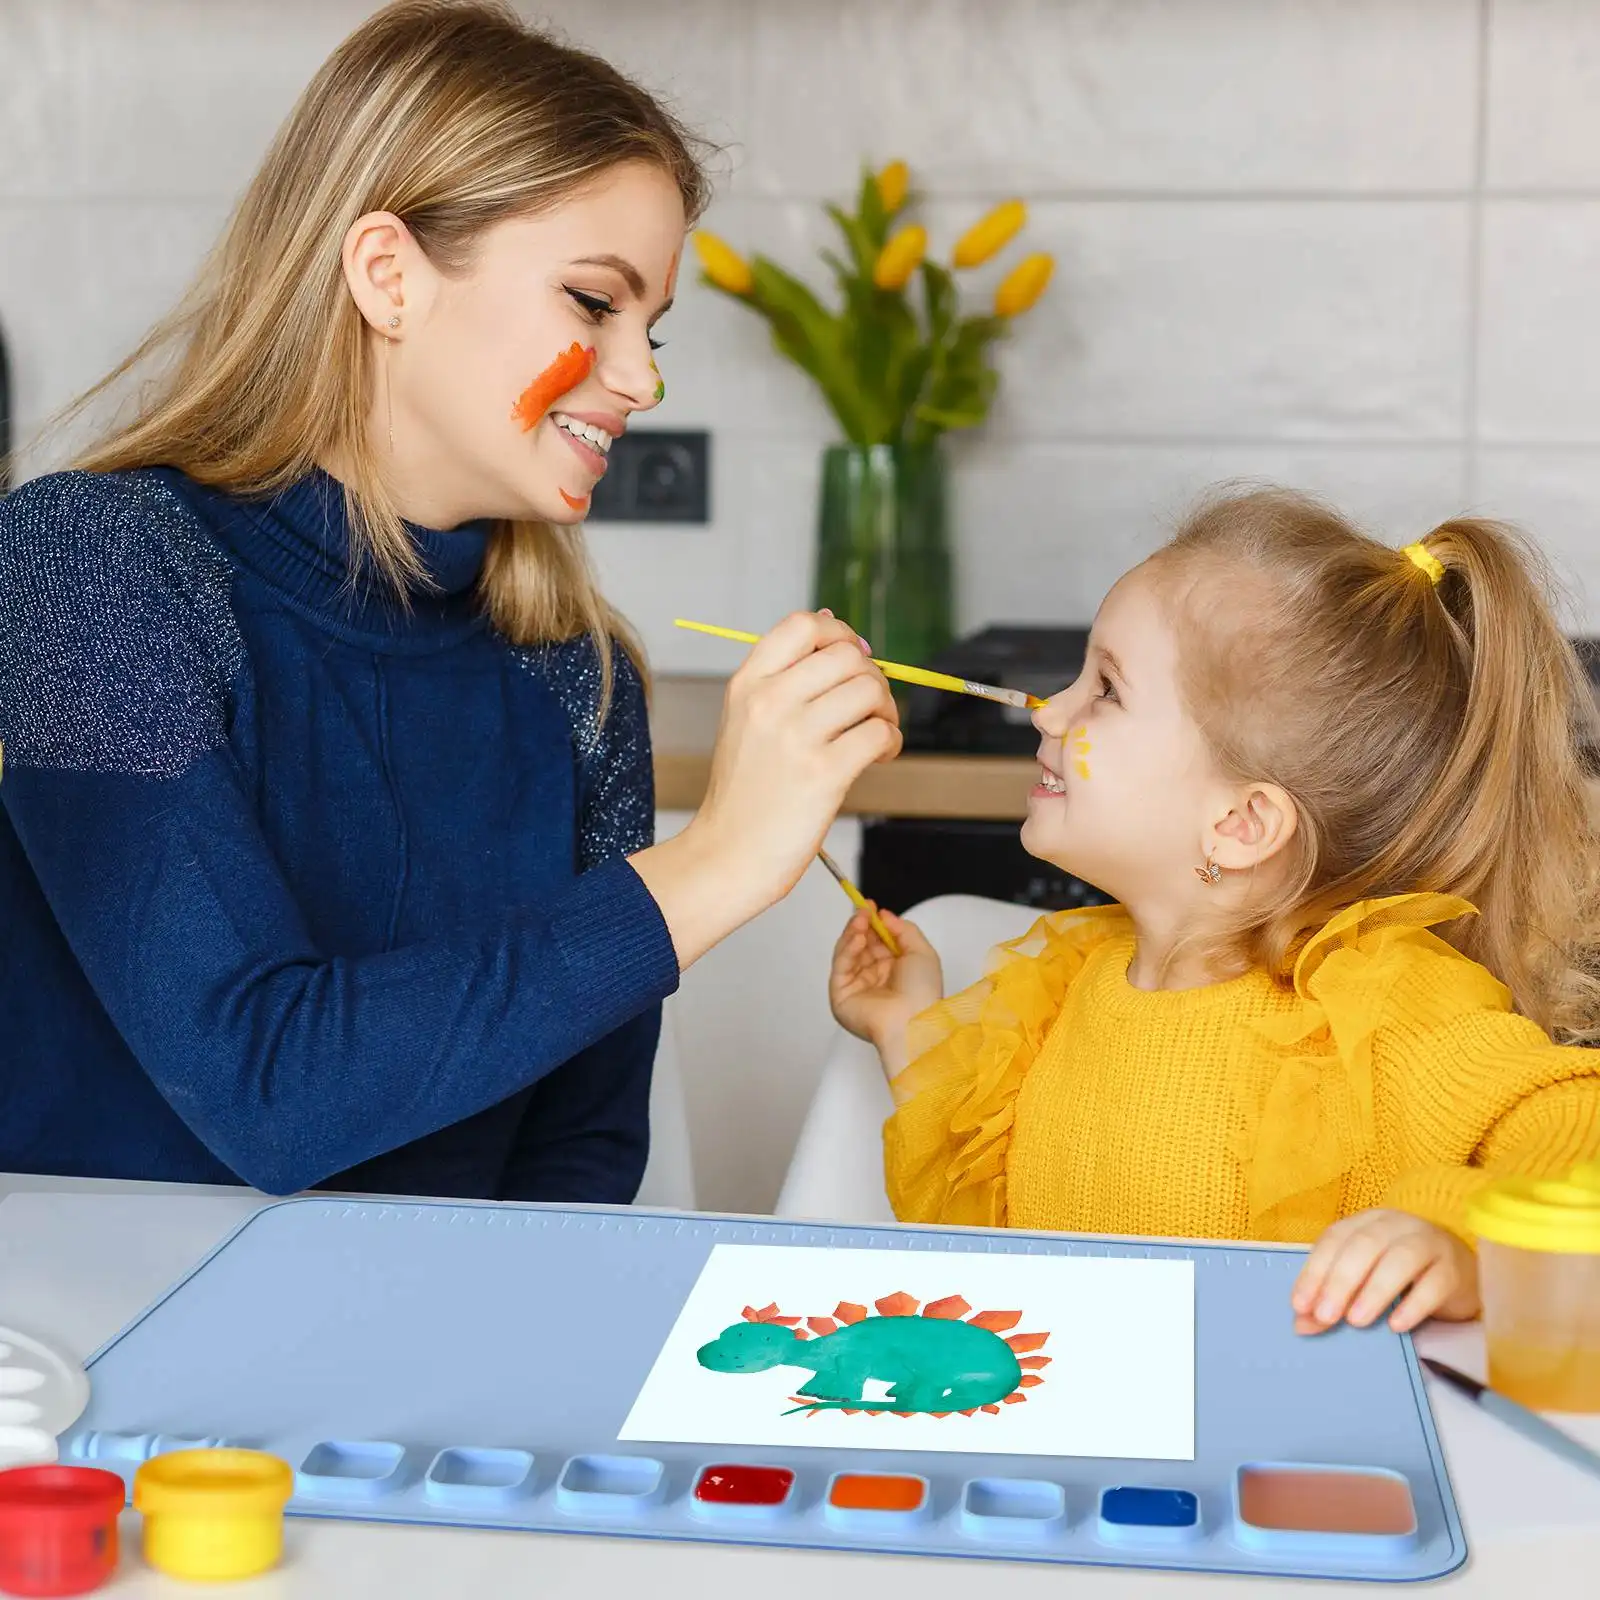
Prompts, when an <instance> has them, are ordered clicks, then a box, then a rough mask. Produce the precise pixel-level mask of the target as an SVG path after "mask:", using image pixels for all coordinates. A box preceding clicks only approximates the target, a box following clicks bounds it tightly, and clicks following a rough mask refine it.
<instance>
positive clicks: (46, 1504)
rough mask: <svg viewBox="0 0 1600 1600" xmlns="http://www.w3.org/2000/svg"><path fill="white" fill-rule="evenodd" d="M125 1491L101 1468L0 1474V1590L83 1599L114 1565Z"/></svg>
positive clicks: (29, 1469) (28, 1469)
mask: <svg viewBox="0 0 1600 1600" xmlns="http://www.w3.org/2000/svg"><path fill="white" fill-rule="evenodd" d="M127 1497H128V1491H127V1487H126V1486H125V1485H124V1483H123V1481H122V1479H121V1478H119V1477H118V1476H117V1475H116V1473H114V1472H104V1471H102V1470H101V1469H100V1468H99V1467H13V1468H12V1469H11V1470H10V1471H9V1472H0V1592H3V1593H5V1594H12V1595H29V1596H33V1595H68V1594H88V1592H89V1591H90V1590H91V1589H98V1588H99V1587H100V1585H101V1584H102V1583H104V1582H105V1581H106V1579H107V1578H109V1577H110V1576H111V1574H112V1573H113V1572H115V1571H116V1568H117V1517H118V1515H119V1513H120V1512H121V1510H122V1508H123V1506H124V1504H126V1502H127Z"/></svg>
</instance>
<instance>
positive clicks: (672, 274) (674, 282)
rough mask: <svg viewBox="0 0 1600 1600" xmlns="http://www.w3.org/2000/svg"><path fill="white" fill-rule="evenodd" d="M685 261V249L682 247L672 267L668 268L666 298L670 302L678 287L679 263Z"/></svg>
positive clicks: (673, 260)
mask: <svg viewBox="0 0 1600 1600" xmlns="http://www.w3.org/2000/svg"><path fill="white" fill-rule="evenodd" d="M682 259H683V248H682V246H681V245H680V246H679V248H678V252H677V254H676V255H674V256H673V258H672V265H671V266H670V267H668V268H667V292H666V295H665V297H664V298H666V299H668V300H670V299H671V298H672V291H673V290H674V289H676V288H677V286H678V263H679V261H681V260H682Z"/></svg>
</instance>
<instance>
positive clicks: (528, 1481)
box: [422, 1445, 533, 1511]
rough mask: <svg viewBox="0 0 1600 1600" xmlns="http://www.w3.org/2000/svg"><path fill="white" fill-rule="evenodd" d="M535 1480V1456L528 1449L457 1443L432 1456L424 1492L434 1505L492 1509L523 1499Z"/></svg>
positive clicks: (464, 1509)
mask: <svg viewBox="0 0 1600 1600" xmlns="http://www.w3.org/2000/svg"><path fill="white" fill-rule="evenodd" d="M532 1480H533V1457H532V1456H531V1455H529V1454H528V1452H527V1451H526V1450H486V1449H478V1448H470V1447H468V1446H465V1445H455V1446H452V1447H451V1448H450V1449H448V1450H441V1451H440V1452H439V1453H438V1455H436V1456H435V1457H434V1458H433V1462H432V1464H431V1465H430V1466H429V1468H428V1474H427V1476H426V1477H425V1478H424V1479H423V1483H422V1492H423V1494H425V1495H426V1496H427V1498H428V1499H430V1500H431V1501H433V1502H434V1504H435V1505H445V1506H457V1507H459V1508H460V1509H461V1510H463V1511H471V1510H472V1509H474V1508H475V1507H477V1508H481V1509H483V1510H490V1509H493V1508H495V1507H499V1506H507V1505H510V1504H512V1503H513V1502H514V1501H516V1500H519V1499H521V1498H522V1497H523V1496H524V1495H526V1494H527V1493H528V1492H529V1490H530V1488H531V1487H532Z"/></svg>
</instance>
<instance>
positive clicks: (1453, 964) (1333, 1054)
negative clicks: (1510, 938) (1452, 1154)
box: [1237, 894, 1509, 1241]
mask: <svg viewBox="0 0 1600 1600" xmlns="http://www.w3.org/2000/svg"><path fill="white" fill-rule="evenodd" d="M1474 915H1476V910H1475V908H1474V907H1473V906H1472V905H1471V904H1469V903H1468V902H1467V901H1465V900H1462V899H1458V898H1457V897H1455V896H1453V895H1444V894H1404V895H1393V896H1390V897H1388V898H1386V899H1378V900H1363V901H1360V902H1358V903H1357V904H1355V905H1353V906H1350V907H1348V908H1347V909H1345V910H1344V911H1341V912H1340V913H1339V914H1338V915H1337V916H1336V917H1334V918H1333V919H1332V921H1330V922H1329V923H1328V924H1327V925H1326V926H1325V927H1324V928H1322V929H1321V930H1320V931H1319V932H1317V933H1315V934H1313V935H1312V937H1311V938H1310V939H1308V940H1307V941H1306V943H1305V944H1304V945H1303V946H1302V948H1301V950H1300V952H1299V955H1298V956H1297V958H1296V961H1295V966H1294V991H1295V995H1296V997H1297V998H1298V1000H1299V1002H1300V1004H1299V1006H1298V1007H1297V1008H1296V1009H1295V1010H1294V1011H1293V1012H1291V1013H1290V1014H1288V1015H1280V1016H1277V1017H1273V1018H1268V1019H1264V1020H1260V1021H1257V1022H1255V1023H1253V1024H1252V1026H1253V1027H1254V1028H1255V1030H1256V1031H1257V1032H1258V1033H1259V1034H1261V1035H1262V1037H1263V1038H1264V1039H1265V1040H1266V1042H1267V1045H1268V1047H1269V1049H1271V1050H1272V1051H1273V1053H1274V1054H1275V1055H1276V1056H1277V1057H1278V1058H1279V1061H1280V1065H1279V1066H1278V1068H1277V1071H1276V1072H1275V1073H1274V1074H1273V1075H1272V1078H1271V1080H1270V1082H1269V1084H1268V1087H1267V1090H1266V1093H1265V1095H1264V1096H1261V1097H1259V1098H1257V1099H1254V1100H1253V1101H1250V1102H1245V1103H1241V1105H1240V1106H1239V1116H1238V1122H1237V1126H1238V1127H1239V1130H1240V1132H1239V1135H1238V1150H1237V1154H1238V1155H1239V1158H1240V1160H1241V1164H1242V1165H1243V1166H1244V1168H1245V1171H1246V1173H1247V1192H1248V1203H1249V1210H1250V1237H1251V1238H1255V1239H1280V1240H1299V1241H1309V1240H1311V1239H1313V1238H1315V1237H1316V1236H1317V1234H1318V1233H1320V1232H1321V1230H1322V1228H1323V1227H1325V1226H1326V1225H1327V1223H1328V1221H1329V1220H1330V1219H1331V1217H1333V1216H1337V1215H1338V1203H1339V1196H1340V1194H1341V1193H1342V1191H1343V1189H1344V1186H1345V1180H1346V1179H1347V1177H1348V1175H1349V1174H1350V1173H1351V1172H1352V1171H1353V1170H1354V1169H1356V1168H1357V1167H1358V1166H1360V1165H1362V1164H1364V1163H1369V1162H1370V1161H1371V1159H1372V1157H1373V1155H1374V1152H1375V1147H1376V1143H1377V1120H1376V1116H1377V1114H1376V1108H1375V1105H1374V1086H1375V1083H1374V1069H1373V1037H1374V1034H1375V1033H1376V1032H1377V1030H1378V1027H1379V1024H1380V1023H1381V1022H1385V1021H1387V1020H1388V1019H1389V1018H1390V1017H1391V1016H1392V1014H1393V1002H1394V997H1395V994H1396V991H1397V989H1398V988H1400V987H1401V986H1402V985H1403V984H1405V983H1407V982H1408V981H1411V980H1414V978H1415V975H1416V968H1417V963H1418V959H1419V957H1420V956H1423V955H1425V954H1432V955H1434V956H1443V957H1445V958H1447V959H1448V960H1449V963H1450V969H1451V974H1450V975H1451V1003H1452V1005H1458V1006H1462V1007H1482V1006H1490V1007H1493V1008H1495V1009H1498V1010H1502V1011H1503V1010H1505V1009H1507V1007H1508V1005H1509V996H1508V994H1507V991H1506V990H1505V988H1504V986H1503V985H1502V984H1500V983H1499V982H1497V981H1496V979H1495V978H1494V977H1493V976H1492V975H1491V974H1490V973H1489V972H1488V971H1487V970H1486V969H1485V968H1483V967H1481V966H1479V965H1478V964H1477V963H1476V962H1474V961H1471V960H1469V959H1468V958H1467V957H1466V956H1463V955H1461V954H1460V952H1458V951H1456V950H1454V949H1453V948H1452V947H1451V946H1450V945H1448V944H1446V943H1445V941H1444V940H1442V939H1440V938H1439V937H1438V936H1437V935H1436V934H1434V933H1432V932H1431V931H1430V930H1431V929H1432V928H1434V927H1436V926H1438V925H1439V924H1441V923H1446V922H1453V921H1455V920H1456V919H1458V918H1460V917H1465V916H1474Z"/></svg>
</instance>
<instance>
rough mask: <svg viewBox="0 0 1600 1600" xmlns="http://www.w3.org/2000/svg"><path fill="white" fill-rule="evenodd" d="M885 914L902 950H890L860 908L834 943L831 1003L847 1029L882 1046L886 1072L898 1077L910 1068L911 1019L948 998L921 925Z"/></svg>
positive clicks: (835, 1014) (934, 955)
mask: <svg viewBox="0 0 1600 1600" xmlns="http://www.w3.org/2000/svg"><path fill="white" fill-rule="evenodd" d="M872 909H873V910H874V911H876V910H877V907H876V906H873V907H872ZM879 915H880V916H881V917H882V919H883V922H884V925H885V926H886V927H887V928H888V930H889V932H890V933H892V934H893V935H894V937H895V942H896V943H897V944H898V945H899V946H900V954H899V955H898V956H894V955H891V954H890V952H889V948H888V946H887V945H885V944H884V942H883V940H882V939H880V938H879V937H878V936H877V934H876V933H874V932H873V930H872V925H871V923H870V922H869V921H868V918H867V913H866V911H864V910H863V911H858V912H856V914H855V915H854V916H853V917H852V918H851V919H850V920H849V922H847V923H846V924H845V929H844V932H843V933H841V934H840V935H839V942H838V943H837V944H836V945H835V946H834V947H833V970H832V971H831V972H830V973H829V974H828V1004H829V1005H830V1006H832V1007H833V1014H834V1017H835V1018H836V1019H837V1020H838V1023H839V1026H840V1027H841V1028H844V1029H847V1030H848V1031H849V1032H851V1033H853V1034H854V1035H855V1036H856V1037H857V1038H858V1039H865V1040H867V1042H868V1043H869V1044H873V1045H875V1046H876V1047H877V1050H878V1054H879V1055H880V1056H881V1057H882V1058H883V1067H884V1071H885V1072H886V1073H887V1074H888V1075H889V1077H891V1078H894V1077H897V1076H898V1075H899V1074H900V1073H901V1072H902V1071H904V1069H905V1067H906V1029H907V1027H908V1026H909V1025H910V1022H911V1019H912V1018H913V1017H914V1016H916V1015H917V1014H918V1013H919V1012H923V1011H926V1010H927V1009H928V1007H929V1006H931V1005H935V1004H937V1003H938V1002H939V1001H940V1000H942V999H943V998H944V973H943V971H942V969H941V968H940V966H939V955H938V952H937V951H936V950H935V949H934V948H933V946H932V945H931V944H929V943H928V941H927V940H926V939H925V938H923V936H922V930H921V929H920V928H919V927H917V925H916V924H915V923H913V922H906V921H905V920H904V919H903V918H900V917H897V916H896V915H895V914H894V913H893V912H892V911H883V912H879Z"/></svg>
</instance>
